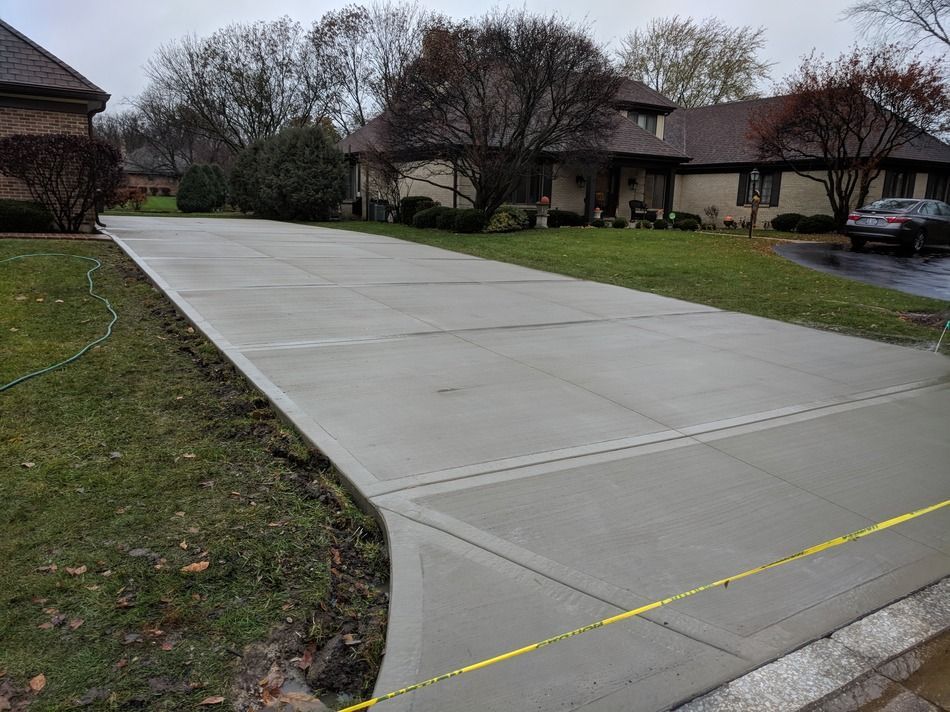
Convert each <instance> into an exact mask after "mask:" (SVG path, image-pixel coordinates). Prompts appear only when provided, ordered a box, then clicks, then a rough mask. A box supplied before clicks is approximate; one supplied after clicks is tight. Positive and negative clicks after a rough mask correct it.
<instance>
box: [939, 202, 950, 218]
mask: <svg viewBox="0 0 950 712" xmlns="http://www.w3.org/2000/svg"><path fill="white" fill-rule="evenodd" d="M937 212H938V213H939V214H940V215H943V216H945V217H950V205H947V204H946V203H937Z"/></svg>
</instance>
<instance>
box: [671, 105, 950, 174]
mask: <svg viewBox="0 0 950 712" xmlns="http://www.w3.org/2000/svg"><path fill="white" fill-rule="evenodd" d="M784 99H785V97H784V96H775V97H768V98H764V99H750V100H748V101H736V102H731V103H728V104H715V105H713V106H703V107H700V108H696V109H677V110H676V111H674V112H673V113H672V114H670V115H669V116H668V117H667V118H666V127H665V130H664V140H665V141H667V142H669V143H670V144H672V145H673V146H675V147H676V148H678V149H679V150H681V151H683V152H684V153H686V154H688V155H689V156H691V157H692V160H691V161H690V162H689V163H688V164H686V166H685V167H686V168H692V167H702V166H718V165H724V164H749V163H761V162H762V160H761V159H760V158H759V154H758V151H757V150H756V147H755V144H754V142H753V141H752V140H750V139H749V137H748V136H747V133H748V131H749V120H750V118H751V117H752V115H753V113H754V112H755V111H757V110H759V109H761V108H764V107H768V106H769V105H774V104H776V103H778V102H781V101H783V100H784ZM891 158H892V159H900V160H906V161H917V162H928V163H950V146H948V145H947V144H945V143H943V142H942V141H940V140H938V139H936V138H934V137H933V136H930V135H929V134H924V135H923V136H920V137H918V138H917V139H915V140H914V141H912V142H911V143H908V144H905V145H903V146H901V147H900V148H898V149H897V150H895V151H894V152H893V153H892V154H891Z"/></svg>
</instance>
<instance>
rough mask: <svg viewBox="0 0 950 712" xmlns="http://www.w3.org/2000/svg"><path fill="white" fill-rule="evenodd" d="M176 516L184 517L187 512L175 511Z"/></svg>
mask: <svg viewBox="0 0 950 712" xmlns="http://www.w3.org/2000/svg"><path fill="white" fill-rule="evenodd" d="M175 516H176V517H184V516H185V513H184V512H175Z"/></svg>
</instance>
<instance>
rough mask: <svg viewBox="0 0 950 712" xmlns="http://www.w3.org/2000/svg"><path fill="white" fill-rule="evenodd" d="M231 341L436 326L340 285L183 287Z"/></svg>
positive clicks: (353, 336) (349, 336)
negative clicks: (196, 290) (195, 288)
mask: <svg viewBox="0 0 950 712" xmlns="http://www.w3.org/2000/svg"><path fill="white" fill-rule="evenodd" d="M182 296H183V297H184V298H185V299H187V300H188V301H189V302H190V303H191V304H192V305H194V307H195V308H196V309H197V310H198V311H199V312H200V313H201V315H202V316H203V317H204V318H205V319H207V320H209V321H211V322H213V323H214V324H215V328H216V329H217V330H218V331H220V332H221V333H222V334H223V335H224V336H225V337H227V339H228V340H229V341H230V342H231V343H232V344H234V345H235V346H240V347H246V346H258V347H260V346H265V345H271V346H274V345H279V344H285V345H286V344H299V343H313V342H320V341H348V340H358V339H372V338H381V337H385V336H394V335H399V334H414V333H423V332H430V331H436V328H435V327H433V326H431V325H429V324H426V323H425V322H422V321H419V320H418V319H414V318H412V317H411V316H407V315H406V314H403V313H401V312H399V311H397V310H395V309H391V308H389V307H387V306H385V305H384V304H381V303H380V302H378V301H374V300H372V299H369V298H367V297H364V296H362V295H361V294H357V293H356V292H354V291H352V290H350V289H345V288H342V287H322V286H321V287H275V288H268V287H262V288H260V289H226V290H203V291H199V292H183V293H182Z"/></svg>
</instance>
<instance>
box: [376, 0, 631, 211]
mask: <svg viewBox="0 0 950 712" xmlns="http://www.w3.org/2000/svg"><path fill="white" fill-rule="evenodd" d="M619 82H620V79H619V76H618V75H617V73H616V70H615V69H614V68H613V66H612V65H611V62H610V60H609V59H608V58H607V56H606V55H605V54H604V52H603V50H602V49H601V48H600V47H598V46H597V45H595V44H594V43H593V42H592V41H591V40H590V39H589V38H588V35H587V32H586V29H585V28H583V27H580V26H577V25H574V24H570V23H568V22H567V21H565V20H562V19H560V18H558V17H556V16H550V17H542V16H537V15H530V14H528V13H527V12H524V11H521V12H512V11H506V12H501V11H496V12H494V13H491V14H489V15H486V16H485V17H483V18H481V19H479V20H466V21H461V22H448V21H445V20H441V21H439V22H436V23H434V24H433V25H432V26H431V27H430V29H429V30H428V32H427V33H426V35H425V38H424V41H423V46H422V51H421V53H420V55H419V57H418V58H417V59H416V60H414V61H412V62H410V63H409V64H408V65H407V66H406V68H405V71H403V72H402V74H401V75H400V76H399V77H398V79H397V80H396V81H395V82H394V85H393V89H392V95H391V100H390V102H389V105H388V107H387V111H386V112H385V113H384V114H383V116H382V134H383V140H382V146H383V147H384V149H385V152H386V153H387V155H389V156H394V157H398V158H400V159H402V160H405V161H408V162H410V164H411V163H412V162H418V161H422V160H424V161H427V162H428V163H429V164H430V165H432V164H436V165H437V164H438V163H440V162H441V163H442V164H444V165H447V166H449V167H450V171H451V172H453V173H457V175H460V176H462V177H464V178H466V179H468V181H470V182H471V184H472V186H473V187H474V190H475V198H474V203H475V207H477V208H482V209H484V210H485V211H486V212H487V213H489V214H490V213H492V212H494V210H495V209H496V208H497V207H498V206H499V205H501V204H502V203H503V202H504V201H505V199H506V197H507V196H508V195H509V193H510V192H511V190H512V188H513V187H514V185H515V184H516V182H517V181H518V180H519V179H520V178H521V177H522V176H524V175H525V174H526V173H527V172H529V171H531V170H534V169H536V168H537V166H538V164H539V162H540V161H542V160H543V159H545V158H548V159H550V158H551V157H552V156H553V155H554V154H564V153H569V152H574V151H578V152H585V153H588V154H592V153H596V152H597V151H598V150H600V148H601V147H602V142H603V140H604V138H605V136H606V135H609V132H610V130H611V129H612V127H613V121H615V119H616V112H615V111H613V110H611V108H610V102H611V100H612V99H613V97H614V95H615V94H616V92H617V89H618V86H619ZM414 178H416V179H418V178H419V177H418V176H414ZM430 182H434V181H430ZM436 184H438V185H442V184H441V183H436ZM443 187H447V188H449V189H450V190H452V191H453V192H455V193H456V194H457V195H459V196H462V195H463V193H462V191H461V190H459V188H458V186H457V185H456V184H455V182H454V181H453V182H452V184H451V185H444V186H443Z"/></svg>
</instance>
